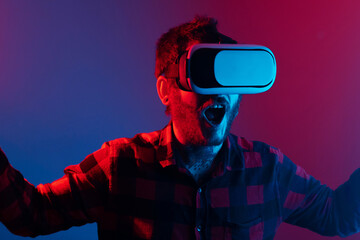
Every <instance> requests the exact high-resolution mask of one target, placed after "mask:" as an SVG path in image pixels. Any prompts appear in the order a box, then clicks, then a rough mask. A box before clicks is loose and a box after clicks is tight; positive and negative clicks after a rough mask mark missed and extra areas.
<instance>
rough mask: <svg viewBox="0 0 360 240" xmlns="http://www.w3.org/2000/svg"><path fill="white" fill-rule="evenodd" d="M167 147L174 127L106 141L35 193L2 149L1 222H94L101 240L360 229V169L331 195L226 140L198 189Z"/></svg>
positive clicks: (276, 156)
mask: <svg viewBox="0 0 360 240" xmlns="http://www.w3.org/2000/svg"><path fill="white" fill-rule="evenodd" d="M173 143H174V137H173V134H172V128H171V124H169V125H168V126H167V127H166V128H164V129H163V130H161V131H156V132H152V133H144V134H138V135H136V136H135V137H134V138H132V139H127V138H121V139H117V140H114V141H110V142H108V143H105V144H104V145H103V147H102V148H101V149H100V150H98V151H96V152H95V153H93V154H91V155H89V156H88V157H86V159H85V160H84V161H82V162H81V163H80V164H79V165H74V166H69V167H67V168H66V169H65V176H64V177H63V178H61V179H59V180H57V181H55V182H53V183H50V184H44V185H42V184H41V185H39V186H38V187H37V188H35V187H34V186H33V185H31V184H30V183H28V182H27V181H26V180H24V178H23V177H22V175H21V174H20V173H19V172H18V171H16V170H15V169H14V168H12V167H11V165H10V164H9V163H8V161H7V159H6V157H5V155H4V153H3V152H2V151H0V221H1V222H3V223H4V224H5V225H6V226H7V227H8V229H9V230H10V231H12V232H14V233H16V234H19V235H24V236H25V235H26V236H28V235H30V236H36V235H39V234H49V233H52V232H55V231H59V230H62V229H67V228H70V227H71V226H74V225H82V224H85V223H89V222H97V224H98V234H99V239H102V240H104V239H184V240H185V239H209V240H211V239H218V240H221V239H242V240H246V239H248V240H260V239H273V238H274V236H275V233H276V230H277V228H278V227H279V225H280V223H281V222H283V221H285V222H288V223H291V224H296V225H299V226H302V227H306V228H309V229H311V230H313V231H316V232H318V233H320V234H325V235H334V234H339V235H342V236H344V235H348V234H351V233H354V232H356V231H357V230H359V228H360V227H359V225H360V209H359V208H360V207H359V206H360V191H358V187H357V186H358V185H359V184H360V172H359V170H357V171H356V172H355V173H354V174H353V175H352V177H351V178H350V180H349V181H347V182H346V183H345V184H343V185H342V186H340V187H339V188H338V189H337V190H336V191H333V190H331V189H329V188H328V187H326V186H325V185H321V184H320V183H319V182H318V181H317V180H315V179H314V178H313V177H311V176H309V175H308V174H307V173H306V172H305V171H304V170H303V169H302V168H300V167H298V166H296V165H295V164H293V163H292V162H291V161H290V160H289V159H288V158H287V157H286V156H284V155H283V154H282V153H281V152H280V151H279V150H278V149H276V148H273V147H271V146H268V145H266V144H264V143H261V142H252V141H247V140H246V139H244V138H237V137H236V136H234V135H230V136H229V137H228V138H227V140H226V141H225V143H224V145H223V147H222V149H221V151H220V153H219V154H218V159H217V163H218V164H217V166H216V168H215V169H213V171H212V175H211V176H210V177H209V179H208V180H207V181H205V183H204V184H203V185H201V186H198V185H197V184H196V182H195V181H194V180H193V178H192V177H191V176H190V174H189V173H188V172H187V170H185V169H184V168H182V167H181V166H179V162H180V161H178V162H176V159H175V157H174V154H173V148H172V146H173ZM349 196H351V198H349ZM344 203H345V204H344Z"/></svg>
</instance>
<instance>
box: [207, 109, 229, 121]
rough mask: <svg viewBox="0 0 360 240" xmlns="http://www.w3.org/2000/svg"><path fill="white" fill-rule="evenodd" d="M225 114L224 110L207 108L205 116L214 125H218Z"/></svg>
mask: <svg viewBox="0 0 360 240" xmlns="http://www.w3.org/2000/svg"><path fill="white" fill-rule="evenodd" d="M224 114H225V109H224V108H208V109H207V110H206V111H205V116H206V118H207V120H209V122H211V123H212V124H214V125H217V124H220V123H221V121H222V119H223V117H224Z"/></svg>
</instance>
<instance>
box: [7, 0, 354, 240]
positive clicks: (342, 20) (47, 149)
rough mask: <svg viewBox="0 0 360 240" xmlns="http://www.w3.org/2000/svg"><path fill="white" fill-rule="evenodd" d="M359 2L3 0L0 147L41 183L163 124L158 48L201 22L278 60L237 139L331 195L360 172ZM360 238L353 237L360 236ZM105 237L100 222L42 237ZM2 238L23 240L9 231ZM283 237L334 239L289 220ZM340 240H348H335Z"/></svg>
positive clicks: (247, 106)
mask: <svg viewBox="0 0 360 240" xmlns="http://www.w3.org/2000/svg"><path fill="white" fill-rule="evenodd" d="M359 7H360V3H357V2H354V1H342V2H340V1H325V0H322V1H287V0H274V1H265V0H258V1H245V0H240V1H239V0H237V1H221V2H220V1H215V0H206V1H205V0H200V1H190V0H183V1H169V0H155V1H147V0H143V1H140V0H132V1H115V0H109V1H93V0H87V1H68V0H63V1H26V0H19V1H1V2H0V109H1V114H0V146H1V147H2V148H3V149H4V151H5V152H6V154H7V156H8V157H9V159H10V161H11V163H12V165H13V166H14V167H15V168H17V169H19V170H20V171H21V172H22V173H23V174H24V176H25V178H27V179H28V180H29V181H30V182H32V183H33V184H34V185H37V184H39V183H45V182H51V181H53V180H55V179H57V178H60V177H61V176H62V175H63V172H62V170H63V169H64V168H65V167H66V166H68V165H71V164H77V163H79V162H80V161H81V160H82V159H84V157H85V156H86V155H88V154H90V153H92V152H94V151H95V150H97V149H98V148H99V147H100V146H101V144H102V143H103V142H105V141H108V140H111V139H115V138H118V137H132V136H133V135H135V134H136V133H138V132H150V131H154V130H158V129H160V128H162V127H163V126H164V125H165V124H166V123H167V122H168V120H169V119H168V118H167V117H166V116H165V114H164V107H163V106H162V105H161V102H160V101H159V100H158V97H157V93H156V88H155V82H156V79H155V77H154V74H153V73H154V65H155V43H156V40H157V38H158V37H159V36H160V35H161V34H162V33H164V32H166V31H167V30H168V29H169V28H170V27H173V26H175V25H178V24H180V23H182V22H185V21H188V20H190V19H192V18H193V17H194V15H195V14H207V15H209V16H213V17H215V18H217V19H218V21H219V29H220V31H222V32H223V33H225V34H227V35H229V36H232V37H233V38H235V39H237V40H238V41H239V42H241V43H251V44H261V45H265V46H267V47H269V48H270V49H271V50H272V51H273V52H274V54H275V57H276V59H277V66H278V75H277V79H276V81H275V84H274V86H273V88H272V89H271V90H270V91H269V92H267V93H264V94H259V95H254V96H245V97H244V99H243V102H242V105H241V109H240V115H239V117H238V118H237V120H236V121H235V123H234V125H233V132H234V133H236V134H238V135H242V136H245V137H247V138H249V139H254V140H255V139H256V140H260V141H264V142H267V143H269V144H271V145H274V146H276V147H279V148H280V149H282V151H283V152H284V153H285V154H286V155H288V156H289V157H290V158H291V159H292V160H293V161H294V162H295V163H297V164H299V165H301V166H302V167H304V168H305V169H306V170H307V172H308V173H310V174H311V175H313V176H314V177H316V178H317V179H319V180H321V181H322V182H323V183H325V184H327V185H329V186H330V187H332V188H335V187H337V186H339V185H340V184H341V183H343V182H344V181H345V180H347V179H348V177H349V175H350V174H351V173H352V172H353V171H354V170H355V169H356V168H358V167H359V162H360V161H359V160H358V159H359V158H360V147H359V146H358V142H359V140H360V139H359V138H360V137H359V136H360V125H359V122H360V114H359V111H358V109H359V107H358V106H359V103H360V97H359V94H358V89H359V87H360V81H359V80H358V78H359V76H360V68H359V66H358V65H359V62H360V61H359V57H360V48H359V42H360V32H359V31H358V26H359V24H360V15H359V14H358V9H359ZM359 237H360V235H359V234H357V235H355V236H352V237H348V238H346V239H349V240H350V239H351V240H355V239H358V238H359ZM79 238H81V239H89V240H95V239H97V233H96V225H95V224H90V225H86V226H84V227H74V228H72V229H70V230H68V231H63V232H59V233H56V234H54V235H50V236H44V237H39V238H38V239H52V240H53V239H68V240H72V239H74V240H75V239H79ZM0 239H15V240H16V239H23V238H21V237H16V236H14V235H12V234H11V233H9V232H8V231H7V230H6V229H5V227H4V226H3V225H2V224H0ZM276 239H277V240H286V239H293V240H300V239H301V240H302V239H314V240H322V239H329V238H325V237H321V236H319V235H317V234H315V233H312V232H310V231H308V230H304V229H301V228H298V227H293V226H290V225H287V224H283V225H282V226H281V227H280V231H279V232H278V234H277V236H276ZM331 239H340V238H338V237H334V238H331Z"/></svg>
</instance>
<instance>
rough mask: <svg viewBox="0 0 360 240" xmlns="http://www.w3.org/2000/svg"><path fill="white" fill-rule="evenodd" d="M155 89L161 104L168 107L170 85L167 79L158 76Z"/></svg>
mask: <svg viewBox="0 0 360 240" xmlns="http://www.w3.org/2000/svg"><path fill="white" fill-rule="evenodd" d="M156 88H157V92H158V95H159V98H160V100H161V102H162V103H163V104H164V105H165V106H168V105H169V94H170V83H169V81H168V79H167V78H165V77H164V76H160V77H158V79H157V82H156Z"/></svg>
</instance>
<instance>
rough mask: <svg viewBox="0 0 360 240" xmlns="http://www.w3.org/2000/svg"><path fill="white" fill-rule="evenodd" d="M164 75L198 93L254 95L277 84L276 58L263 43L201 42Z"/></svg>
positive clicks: (181, 56) (170, 66)
mask: <svg viewBox="0 0 360 240" xmlns="http://www.w3.org/2000/svg"><path fill="white" fill-rule="evenodd" d="M164 75H165V77H169V78H176V81H177V84H178V85H179V87H180V89H182V90H184V91H193V92H195V93H198V94H204V95H208V94H255V93H261V92H265V91H267V90H269V89H270V88H271V86H272V85H273V84H274V81H275V76H276V61H275V57H274V54H273V53H272V52H271V50H270V49H268V48H266V47H264V46H258V45H243V44H202V43H201V44H195V45H193V46H192V47H191V48H190V49H189V50H188V51H187V52H185V53H184V54H182V55H180V56H179V58H178V60H177V61H176V63H175V64H171V65H169V67H168V69H167V71H165V74H164Z"/></svg>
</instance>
